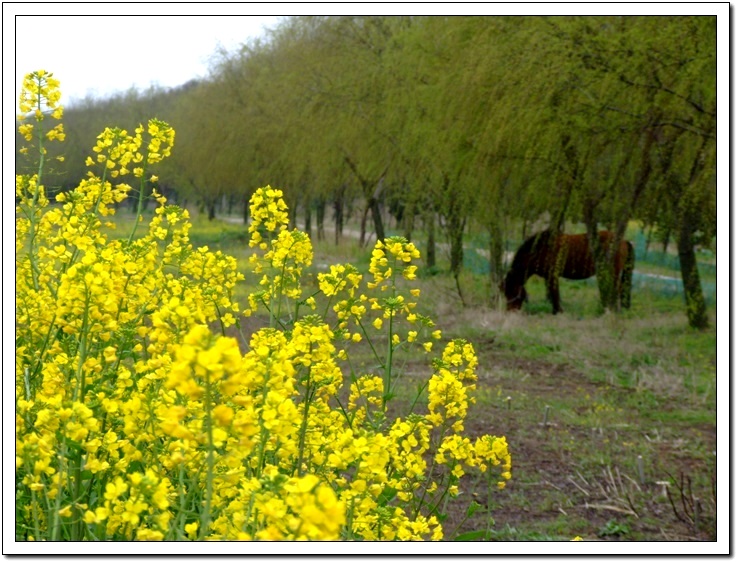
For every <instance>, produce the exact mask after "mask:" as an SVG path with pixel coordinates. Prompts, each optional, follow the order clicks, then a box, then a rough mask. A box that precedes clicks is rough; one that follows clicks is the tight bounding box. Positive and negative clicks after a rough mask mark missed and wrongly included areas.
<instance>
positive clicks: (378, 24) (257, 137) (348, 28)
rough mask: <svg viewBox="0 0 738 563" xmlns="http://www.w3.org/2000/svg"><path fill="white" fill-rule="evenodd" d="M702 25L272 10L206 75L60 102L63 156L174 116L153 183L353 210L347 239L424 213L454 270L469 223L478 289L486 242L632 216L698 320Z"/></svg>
mask: <svg viewBox="0 0 738 563" xmlns="http://www.w3.org/2000/svg"><path fill="white" fill-rule="evenodd" d="M716 32H717V20H716V18H714V17H706V16H699V17H685V16H680V17H658V18H657V17H605V16H591V17H580V16H572V17H557V18H545V17H471V16H465V17H453V18H447V17H384V16H382V17H359V16H347V17H307V16H299V17H292V18H284V19H283V20H282V21H281V23H280V24H279V25H278V26H277V27H276V28H275V29H274V30H272V32H271V33H270V34H269V35H268V38H267V39H265V40H263V41H253V42H251V43H247V44H244V45H243V46H242V47H241V48H240V49H239V50H237V51H235V52H219V53H218V54H217V55H216V57H214V63H213V67H212V75H211V77H210V78H209V79H208V80H203V81H200V82H196V83H191V84H188V85H186V86H184V87H182V88H180V89H176V90H172V91H166V92H165V91H157V90H152V91H149V92H145V93H137V92H128V93H126V94H125V95H121V96H118V97H116V98H114V99H111V100H106V101H99V102H92V101H86V102H85V103H84V104H82V105H80V106H78V107H76V108H72V109H70V110H69V117H70V120H69V122H68V123H69V125H68V136H69V144H70V147H69V149H68V151H69V154H68V158H67V160H66V162H68V163H75V162H81V160H80V158H78V157H77V156H75V154H72V153H77V154H79V151H82V150H84V146H83V145H81V144H80V143H79V142H78V139H81V138H86V137H87V136H88V135H89V134H90V133H92V132H93V131H97V130H98V129H100V128H101V124H102V122H103V121H104V120H109V119H115V120H116V122H120V123H122V124H124V125H125V124H128V123H133V122H134V120H140V119H141V117H140V116H141V114H142V112H144V111H145V112H146V114H147V115H148V114H151V112H152V110H153V112H155V113H157V115H159V116H160V117H161V118H163V119H166V120H167V121H168V122H171V123H173V124H174V126H175V127H176V128H177V131H178V149H177V151H176V152H175V153H174V154H173V157H172V159H171V161H170V162H168V163H165V165H164V167H163V168H164V170H163V171H162V176H166V177H168V178H170V179H171V180H170V182H169V184H167V185H162V186H161V189H162V192H163V193H164V195H167V196H169V197H172V196H175V199H176V200H177V202H178V203H187V204H190V206H191V205H193V204H196V205H199V206H201V207H202V209H203V211H207V214H208V216H209V217H210V218H212V217H213V216H214V215H215V214H216V213H219V212H222V211H223V210H224V209H225V208H229V209H232V208H236V209H244V206H245V202H246V200H247V199H248V197H249V196H250V195H251V193H252V192H253V190H254V189H255V188H256V186H260V185H264V184H266V183H267V181H270V182H273V183H275V184H278V185H281V186H286V188H285V198H286V200H287V202H288V204H289V205H290V207H292V208H293V209H295V210H296V209H297V208H298V207H299V208H301V209H303V210H310V209H315V210H316V211H317V210H320V217H323V216H325V217H330V216H331V215H333V216H334V217H335V223H336V231H337V232H338V233H339V234H340V232H341V230H342V228H343V225H344V222H345V221H346V220H347V219H348V215H349V214H350V213H351V212H352V211H353V212H354V214H355V215H358V219H359V221H360V225H361V237H360V244H364V243H365V241H366V238H367V233H368V231H369V230H371V228H372V227H371V226H370V225H373V229H374V231H375V232H376V233H377V234H378V235H379V238H380V239H381V238H383V236H384V231H385V230H386V229H387V228H388V225H387V224H386V223H387V211H390V212H391V214H392V215H393V217H394V218H395V219H396V221H397V225H398V228H399V229H401V231H402V234H403V235H405V236H410V235H411V234H412V233H413V231H417V230H418V229H420V228H421V227H422V228H423V229H424V234H425V235H426V236H428V238H429V240H431V236H436V235H435V232H434V231H433V229H432V228H431V227H435V226H440V227H441V229H440V230H439V234H438V236H437V238H438V241H439V242H444V243H446V244H448V245H449V255H450V258H451V259H450V262H449V265H448V267H449V268H450V270H451V271H452V272H453V273H454V274H455V276H456V279H457V280H458V278H459V275H460V270H461V269H462V267H464V268H466V267H468V264H466V259H467V254H468V253H467V252H466V250H465V248H464V245H463V243H462V240H463V237H464V235H465V233H467V232H468V230H469V228H470V226H471V227H473V228H474V229H476V230H482V231H484V232H485V234H486V235H487V241H488V243H487V247H486V248H485V250H488V251H489V254H490V256H491V259H490V260H489V273H490V275H491V283H490V284H489V287H490V288H491V290H490V292H491V293H492V294H493V295H494V292H496V289H495V288H496V287H497V285H498V282H499V280H500V278H501V277H502V275H503V274H504V262H505V255H504V252H503V248H504V246H505V243H506V241H508V240H510V239H520V238H523V237H522V235H523V234H525V233H526V232H527V233H528V234H529V233H530V232H531V230H532V229H533V228H536V229H537V228H540V227H545V226H551V225H552V226H554V227H557V226H563V225H564V223H565V221H567V220H570V221H574V222H577V223H582V222H584V223H586V225H587V227H588V229H589V230H590V231H592V232H593V231H594V230H596V229H597V228H598V227H602V226H606V227H609V228H611V229H612V230H614V231H615V232H616V234H617V236H618V237H619V238H620V237H623V236H625V233H626V229H627V226H628V222H629V221H630V220H632V219H639V220H640V221H641V222H642V223H643V224H645V225H648V226H653V227H658V228H659V229H660V230H661V231H664V232H671V233H672V238H673V240H674V241H676V242H678V244H679V253H680V260H681V261H682V263H683V264H684V265H685V266H684V269H683V272H682V274H681V275H682V278H683V280H684V286H683V287H684V288H685V295H686V297H687V303H688V306H687V313H688V318H689V321H690V324H692V325H693V326H702V325H703V324H704V322H705V319H706V317H705V312H704V311H705V303H704V302H703V301H701V300H700V297H699V296H700V294H701V288H700V286H701V283H702V282H701V280H700V278H699V276H696V275H695V273H694V268H693V267H692V257H693V245H694V244H695V243H701V244H712V242H713V241H714V237H715V232H716V227H717V219H716V217H717V202H716V189H715V183H716V136H715V135H716V133H715V132H716V126H717V105H716V103H717V102H716V100H717V96H716V89H717V88H716V75H717V67H716V61H717V53H716V49H715V39H716ZM223 115H228V116H229V119H228V120H227V122H224V120H223V119H222V116H223ZM72 166H75V165H73V164H70V165H69V169H68V174H64V169H63V167H57V168H58V173H59V174H60V175H59V183H60V184H62V185H65V184H68V183H69V182H70V179H71V178H76V177H79V176H80V172H81V171H80V170H78V169H76V168H75V169H73V168H72ZM357 211H358V213H357ZM237 212H238V211H237ZM293 220H294V216H293ZM319 221H321V224H322V219H320V220H319ZM339 238H340V237H339V236H338V235H337V236H336V241H338V239H339ZM595 250H596V249H595ZM429 254H430V253H429ZM429 258H430V260H431V265H433V262H434V259H433V258H432V257H430V256H429ZM600 273H601V275H602V276H604V275H605V274H606V271H605V269H604V268H603V267H601V268H600ZM607 288H608V284H603V287H602V291H603V295H604V294H606V293H607V291H608V289H607ZM604 305H605V306H607V305H608V302H607V299H605V300H604Z"/></svg>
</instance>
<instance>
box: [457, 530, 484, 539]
mask: <svg viewBox="0 0 738 563" xmlns="http://www.w3.org/2000/svg"><path fill="white" fill-rule="evenodd" d="M489 535H490V534H489V530H476V531H474V532H465V533H463V534H459V535H458V536H456V537H455V538H454V541H474V540H480V539H481V540H488V539H489Z"/></svg>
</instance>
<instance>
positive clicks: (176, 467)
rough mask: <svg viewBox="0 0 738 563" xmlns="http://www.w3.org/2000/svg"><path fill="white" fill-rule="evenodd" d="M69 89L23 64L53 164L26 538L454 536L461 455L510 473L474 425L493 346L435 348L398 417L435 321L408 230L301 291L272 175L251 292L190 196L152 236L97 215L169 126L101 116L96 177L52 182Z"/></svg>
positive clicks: (19, 493) (298, 258) (29, 438)
mask: <svg viewBox="0 0 738 563" xmlns="http://www.w3.org/2000/svg"><path fill="white" fill-rule="evenodd" d="M58 99H59V92H58V82H56V81H55V80H54V79H53V78H52V75H51V74H49V73H46V72H44V71H38V72H36V73H31V74H29V75H28V76H27V77H26V80H25V81H24V88H23V92H22V94H21V99H20V107H21V111H22V112H24V113H28V112H30V111H31V110H34V109H35V119H36V122H35V123H34V124H33V125H24V124H21V126H20V129H21V133H22V134H23V135H25V136H26V138H29V136H30V140H33V139H34V135H36V137H35V139H36V141H37V146H36V149H37V153H38V157H39V172H38V173H37V174H34V175H32V176H18V177H17V179H16V197H17V201H18V205H17V211H16V214H17V219H16V237H17V246H16V249H17V253H16V343H17V344H16V372H15V382H16V417H15V421H16V536H17V538H18V539H27V540H81V539H85V540H130V539H139V540H186V539H191V540H192V539H247V540H248V539H367V540H374V539H382V540H390V539H399V540H409V539H442V538H443V534H444V531H443V528H442V523H441V520H440V519H439V517H438V514H439V513H440V512H439V511H440V510H441V507H442V506H443V504H444V503H445V501H446V500H447V499H448V498H449V497H453V496H456V495H458V494H459V483H460V479H461V477H462V476H463V475H464V474H465V473H466V472H467V471H469V470H479V471H481V472H482V473H484V474H486V475H487V476H488V481H489V482H490V484H491V485H492V484H493V482H494V481H496V482H497V486H499V487H502V486H504V484H505V482H506V481H507V480H508V479H510V477H511V475H510V470H511V461H510V454H509V452H508V447H507V443H506V441H505V439H504V438H498V437H494V436H483V437H481V438H478V439H476V441H474V442H472V441H471V440H470V439H469V438H467V437H464V436H463V435H462V432H463V430H464V419H465V417H466V414H467V409H468V406H469V403H470V402H472V401H473V391H474V382H475V380H476V375H475V367H476V364H477V358H476V355H475V353H474V350H473V348H472V346H471V344H469V343H467V342H465V341H463V340H454V341H452V342H450V343H448V345H447V346H446V348H445V349H444V351H443V353H442V355H441V357H440V358H438V359H436V360H434V361H433V363H432V365H433V374H432V376H431V377H430V379H429V381H428V383H427V390H428V405H427V412H426V413H411V414H409V415H408V416H407V417H405V418H396V419H395V420H389V419H388V415H387V412H388V411H387V404H388V402H389V401H390V400H391V397H392V391H393V389H394V388H395V386H396V383H397V379H398V377H399V375H400V374H399V372H398V370H393V355H394V354H395V352H396V351H397V350H398V349H400V348H401V347H410V346H417V347H418V348H419V349H420V350H424V351H425V352H426V353H428V352H430V351H431V349H432V346H433V341H434V340H438V339H440V338H441V333H440V331H438V330H437V329H435V327H434V323H433V321H432V320H431V319H429V318H427V317H424V316H422V315H420V314H418V313H417V312H415V307H416V301H415V300H416V298H418V297H419V295H420V291H419V290H418V289H417V288H409V289H408V288H406V287H404V286H403V285H402V284H401V283H400V282H401V281H402V282H403V283H410V282H412V281H413V280H414V278H415V268H416V267H415V266H414V265H413V264H412V261H413V260H416V259H417V258H418V257H419V253H418V251H417V249H416V248H415V247H414V246H413V245H412V243H410V242H408V241H406V240H404V239H402V238H399V237H393V238H389V239H387V240H385V241H380V242H378V243H377V245H376V247H375V249H374V251H373V254H372V261H371V265H370V269H369V274H370V275H371V276H372V278H371V281H369V282H367V283H366V284H364V283H363V275H362V274H361V273H360V272H359V271H358V270H357V268H355V267H354V266H351V265H349V264H346V265H337V266H332V267H331V269H330V271H329V272H327V273H325V274H321V275H320V276H319V279H318V288H319V289H318V291H317V292H316V293H315V294H313V295H309V296H305V295H303V286H302V284H301V276H302V273H303V269H304V268H305V267H307V266H309V265H310V263H311V261H312V248H311V245H310V239H309V237H308V236H307V235H306V234H305V233H302V232H300V231H297V230H293V231H289V230H288V229H287V222H288V221H287V208H286V205H285V204H284V201H283V200H282V197H281V195H282V194H281V192H280V191H279V190H277V189H273V188H271V187H266V188H262V189H259V190H257V191H256V193H255V194H254V196H253V197H252V200H251V210H252V217H253V223H252V225H251V227H250V229H249V230H250V233H251V246H252V247H253V248H254V254H253V256H252V259H251V262H250V263H251V266H252V269H253V274H254V275H256V276H260V289H259V290H258V291H257V292H255V293H253V294H252V295H250V296H249V299H248V301H249V303H248V308H246V309H242V308H241V306H240V305H239V304H238V303H236V302H235V301H234V297H233V295H234V293H233V292H234V288H235V286H236V285H237V284H238V283H239V282H240V281H241V280H243V279H244V276H243V274H242V273H240V272H238V270H237V268H236V261H235V259H234V258H232V257H230V256H227V255H225V254H223V253H222V252H220V251H215V252H214V251H212V250H210V249H208V248H207V247H202V248H195V247H193V245H192V244H191V243H190V241H189V236H188V232H189V228H190V223H189V220H188V219H189V217H188V213H187V211H186V210H183V209H181V208H179V207H177V206H174V205H170V204H169V203H168V202H167V201H166V199H165V198H164V197H162V196H160V195H158V194H157V193H156V191H155V190H154V192H153V197H154V198H155V199H156V201H157V202H158V207H157V208H156V211H155V215H154V217H153V219H152V220H151V221H150V223H149V224H148V226H147V229H146V232H145V233H143V234H142V235H141V236H139V237H135V236H134V235H135V232H136V228H135V227H134V230H133V231H132V232H131V233H130V236H129V237H128V238H127V240H126V239H120V240H109V239H108V237H107V236H106V235H105V234H104V233H103V232H102V231H101V230H100V229H101V226H102V219H101V218H104V217H108V216H110V215H114V213H115V207H114V204H115V203H118V202H120V201H122V200H123V199H125V198H126V197H128V194H129V193H131V192H132V191H133V188H132V187H131V186H129V185H127V184H124V183H120V179H121V178H122V177H125V176H126V175H128V174H129V173H130V174H132V176H133V177H135V178H138V179H139V182H140V185H139V211H140V209H141V202H142V201H143V193H144V187H145V182H149V181H155V177H148V178H147V175H148V174H149V172H148V169H149V167H150V166H154V165H156V164H157V163H158V162H159V161H161V160H162V159H164V158H166V157H167V156H169V154H170V152H171V149H172V146H173V142H174V131H173V129H172V128H171V127H170V126H169V125H168V124H166V123H164V122H161V121H158V120H151V121H149V123H148V124H147V126H143V125H141V126H139V127H137V128H136V129H135V131H134V134H133V135H129V134H128V133H127V132H126V131H125V130H121V129H106V130H105V131H104V132H103V133H102V134H101V135H100V136H99V137H98V138H97V141H96V144H95V147H94V148H93V152H94V153H95V155H94V157H93V156H90V157H89V158H88V159H87V164H88V165H89V166H90V167H91V168H92V169H98V170H99V174H95V173H94V171H92V170H91V171H90V172H89V173H88V176H87V178H85V179H84V180H83V181H81V182H80V184H79V186H78V187H77V188H76V189H74V190H72V191H70V192H68V193H63V194H60V195H58V196H57V197H56V203H54V204H52V203H50V202H49V201H48V199H47V197H46V195H45V190H44V186H43V183H42V174H43V155H44V147H43V144H44V143H45V142H46V141H50V140H57V141H61V140H63V129H62V128H61V127H59V126H58V125H56V126H54V127H53V128H50V129H48V130H45V129H44V127H45V123H46V118H47V117H48V115H47V114H50V115H51V117H52V118H54V119H58V118H60V117H61V115H62V110H61V107H60V106H59V105H58ZM44 131H45V132H44ZM52 131H56V133H51V132H52ZM111 181H116V182H119V183H117V184H115V185H113V184H112V183H111ZM136 223H137V224H138V221H137V222H136ZM364 289H366V293H364ZM318 294H320V297H321V301H323V302H325V310H324V311H323V313H322V314H316V310H317V303H316V300H315V297H316V296H318ZM259 307H265V308H266V310H267V312H268V313H269V319H270V322H269V326H268V327H265V328H263V329H261V330H258V331H256V332H255V333H254V334H253V335H252V336H251V340H250V343H249V346H248V350H247V351H246V353H245V354H244V353H242V351H241V350H240V349H239V346H238V343H237V341H236V340H235V339H233V338H228V337H225V336H224V334H225V328H227V327H228V326H230V325H232V324H237V323H238V322H239V321H238V319H239V318H240V317H241V316H242V315H244V314H251V313H252V312H253V311H255V310H257V309H258V308H259ZM301 307H302V308H303V311H304V312H306V313H307V314H304V313H301ZM211 327H219V328H220V335H218V334H214V333H213V332H212V330H211ZM363 340H366V341H367V342H368V343H369V345H370V347H371V349H372V350H373V353H374V355H375V357H376V359H377V360H378V362H377V365H378V366H379V367H378V372H377V373H367V374H363V375H360V376H353V374H352V377H351V381H350V384H349V389H348V390H347V391H348V394H347V395H346V394H344V395H342V394H341V390H342V388H343V386H344V381H345V377H344V374H343V372H342V369H341V366H342V365H344V364H343V362H344V361H350V357H349V354H348V352H347V350H346V349H343V348H341V345H342V343H346V342H348V343H354V342H359V341H363ZM342 396H344V397H347V399H346V400H345V404H343V403H342V402H341V399H340V397H342Z"/></svg>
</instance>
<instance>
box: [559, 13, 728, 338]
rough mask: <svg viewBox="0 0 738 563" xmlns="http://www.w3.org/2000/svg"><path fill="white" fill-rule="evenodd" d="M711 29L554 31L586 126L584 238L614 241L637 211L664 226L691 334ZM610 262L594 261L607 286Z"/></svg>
mask: <svg viewBox="0 0 738 563" xmlns="http://www.w3.org/2000/svg"><path fill="white" fill-rule="evenodd" d="M716 24H717V22H716V18H714V17H661V18H653V17H637V18H636V17H618V18H613V17H607V18H573V19H571V20H564V21H559V20H557V21H555V22H554V24H553V26H552V29H553V33H552V37H553V38H554V40H555V41H557V42H558V44H559V45H560V46H561V47H562V48H563V49H565V51H566V52H568V54H569V58H570V59H571V60H573V61H574V66H573V67H570V68H572V69H573V72H572V77H573V80H572V81H573V82H575V86H576V87H575V88H572V90H571V96H570V97H569V100H568V104H567V107H568V108H572V109H576V111H577V112H578V113H579V114H580V115H582V116H584V117H585V118H586V120H587V123H588V129H589V131H588V134H587V135H584V136H583V137H584V139H585V140H586V143H587V150H588V151H589V155H588V158H587V160H586V163H585V164H586V172H585V176H586V179H587V185H584V186H583V187H582V190H581V194H580V200H579V203H580V205H581V211H582V215H583V218H584V219H585V221H586V222H587V223H588V230H589V231H590V234H591V233H592V232H594V231H595V230H596V224H597V223H598V222H600V221H603V220H604V221H606V222H607V223H608V224H609V225H610V226H611V227H613V228H614V230H615V231H616V235H617V237H618V238H621V237H622V235H623V233H624V232H625V228H626V226H627V221H628V219H630V218H633V217H636V216H638V214H639V213H641V214H643V211H642V210H643V209H649V211H650V214H651V216H652V217H654V218H655V219H656V220H657V221H659V222H660V223H662V224H665V225H669V226H671V227H672V228H673V230H674V231H675V232H677V233H678V237H677V245H678V251H679V258H680V264H681V270H682V280H683V282H684V291H685V299H686V303H687V316H688V319H689V324H690V325H691V326H694V327H704V326H706V324H707V316H706V309H705V303H704V297H703V294H702V288H701V285H700V281H699V274H698V271H697V261H696V257H695V252H694V245H695V243H696V242H698V240H699V237H698V235H699V236H701V237H702V238H703V239H704V238H705V237H707V238H710V237H711V236H712V235H713V234H714V232H715V226H716V214H715V205H714V199H715V196H714V194H715V190H714V174H715V131H716V123H717V109H716V108H717V106H716V79H717V73H716V49H715V44H716V41H715V35H716ZM665 186H668V189H664V188H665ZM659 187H660V188H661V189H657V188H659ZM667 210H668V211H667ZM595 254H596V255H597V254H598V249H596V248H595ZM599 254H602V253H601V252H599ZM609 263H611V262H608V261H607V257H605V259H603V260H602V261H600V264H601V266H600V268H598V277H599V276H600V275H601V274H602V278H603V279H605V280H607V279H608V276H607V273H608V272H607V271H604V269H603V268H604V266H602V264H609ZM601 295H602V298H603V305H605V306H609V305H611V304H612V303H613V302H614V298H615V297H614V292H613V291H612V286H611V285H610V286H609V287H607V286H606V287H603V286H602V285H601Z"/></svg>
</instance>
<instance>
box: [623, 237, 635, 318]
mask: <svg viewBox="0 0 738 563" xmlns="http://www.w3.org/2000/svg"><path fill="white" fill-rule="evenodd" d="M623 242H625V244H626V248H627V254H626V256H625V264H624V266H623V271H622V272H621V273H620V287H621V292H622V293H621V305H622V306H623V308H624V309H629V308H630V293H631V290H632V289H633V269H634V268H635V250H634V248H633V243H631V242H630V241H628V240H626V241H623Z"/></svg>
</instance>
